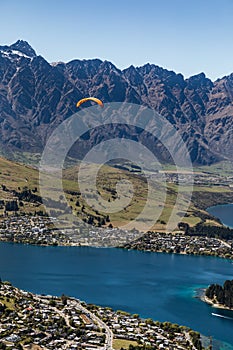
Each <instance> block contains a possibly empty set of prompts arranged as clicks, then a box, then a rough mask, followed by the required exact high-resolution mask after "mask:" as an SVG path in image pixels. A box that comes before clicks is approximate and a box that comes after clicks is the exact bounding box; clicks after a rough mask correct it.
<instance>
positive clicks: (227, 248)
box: [0, 215, 233, 259]
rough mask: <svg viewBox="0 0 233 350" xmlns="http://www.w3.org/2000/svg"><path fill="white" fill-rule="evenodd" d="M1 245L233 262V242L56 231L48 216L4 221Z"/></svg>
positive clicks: (169, 235) (105, 231)
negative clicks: (86, 248)
mask: <svg viewBox="0 0 233 350" xmlns="http://www.w3.org/2000/svg"><path fill="white" fill-rule="evenodd" d="M0 241H4V242H15V243H24V244H35V245H53V246H57V245H59V246H97V247H121V248H125V249H138V250H147V251H152V252H163V253H177V254H192V255H193V254H195V255H211V256H219V257H223V258H228V259H232V258H233V250H232V247H233V240H223V239H220V238H213V237H207V236H201V235H189V234H184V232H180V233H176V234H172V233H161V232H147V233H146V234H141V235H140V234H139V232H138V231H137V230H131V231H126V230H121V229H119V228H103V227H94V226H93V227H88V226H87V225H85V224H81V223H80V226H79V228H74V229H71V228H69V229H67V228H63V229H62V228H61V229H56V228H54V226H51V219H49V218H48V217H44V216H30V215H24V216H18V217H17V216H9V217H6V218H4V219H2V220H1V221H0Z"/></svg>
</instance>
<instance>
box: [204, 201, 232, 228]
mask: <svg viewBox="0 0 233 350" xmlns="http://www.w3.org/2000/svg"><path fill="white" fill-rule="evenodd" d="M207 211H208V212H209V213H210V214H211V215H214V216H216V217H217V218H219V219H220V220H221V221H222V223H223V224H224V225H226V226H228V227H230V228H233V204H221V205H215V206H213V207H209V208H208V209H207Z"/></svg>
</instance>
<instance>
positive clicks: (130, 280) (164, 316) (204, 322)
mask: <svg viewBox="0 0 233 350" xmlns="http://www.w3.org/2000/svg"><path fill="white" fill-rule="evenodd" d="M0 277H1V278H2V280H9V281H10V282H11V283H12V284H13V285H15V286H16V287H19V288H22V289H24V290H28V291H31V292H34V293H44V294H51V295H61V294H62V293H64V294H66V295H70V296H74V297H77V298H79V299H81V300H84V301H86V302H89V303H95V304H98V305H103V306H110V307H112V308H113V309H116V310H118V309H121V310H125V311H128V312H131V313H139V314H140V316H141V317H145V318H149V317H151V318H153V319H155V320H159V321H170V322H174V323H178V324H181V325H186V326H189V327H191V328H193V329H195V330H197V331H199V332H201V333H202V334H204V335H206V336H210V335H211V336H213V337H214V338H215V339H218V340H221V341H222V342H226V343H227V344H225V345H223V344H222V345H221V346H220V345H217V342H215V347H214V349H229V350H230V349H231V350H232V349H233V332H232V330H233V319H231V318H233V313H232V312H229V311H224V310H219V309H214V308H211V307H210V306H209V305H207V304H205V303H203V302H202V301H200V300H199V299H197V298H194V296H195V290H196V289H198V288H205V287H207V286H208V285H209V284H211V283H213V282H214V283H223V282H224V281H225V280H226V279H232V278H233V265H232V262H231V261H229V260H225V259H220V258H215V257H203V256H186V255H176V254H171V255H169V254H163V253H150V252H140V251H134V250H131V251H127V250H123V249H116V248H91V247H39V246H29V245H22V244H13V243H0ZM212 313H216V314H221V315H226V316H228V317H230V318H226V319H225V318H220V317H216V316H213V315H212ZM229 344H231V345H232V346H230V345H229Z"/></svg>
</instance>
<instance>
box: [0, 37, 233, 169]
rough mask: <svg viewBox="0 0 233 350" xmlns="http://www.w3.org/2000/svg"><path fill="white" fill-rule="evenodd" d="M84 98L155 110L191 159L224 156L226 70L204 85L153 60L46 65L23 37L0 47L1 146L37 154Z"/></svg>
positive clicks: (231, 146) (231, 150) (229, 147)
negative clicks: (124, 64)
mask: <svg viewBox="0 0 233 350" xmlns="http://www.w3.org/2000/svg"><path fill="white" fill-rule="evenodd" d="M91 95H94V96H96V97H98V98H101V99H102V100H103V101H104V102H123V101H126V102H130V103H137V104H142V105H145V106H148V107H150V108H152V109H154V110H156V111H157V112H158V113H160V114H161V115H163V116H165V117H166V118H167V119H168V120H169V121H170V122H171V123H172V124H173V125H174V126H175V127H176V128H177V129H179V130H180V131H181V133H182V136H183V138H184V140H185V141H186V142H187V144H188V147H189V150H190V154H191V158H192V160H193V161H194V162H195V163H198V164H210V163H213V162H216V161H218V160H220V159H222V157H223V155H224V157H225V159H231V158H232V154H233V142H232V141H233V140H232V137H233V132H232V131H233V129H232V128H233V74H231V75H229V76H226V77H223V78H222V79H218V80H217V81H215V82H212V81H211V80H210V79H208V78H206V76H205V74H204V73H200V74H198V75H195V76H192V77H190V78H189V79H184V77H183V75H182V74H176V73H174V72H173V71H168V70H166V69H163V68H161V67H158V66H156V65H153V64H146V65H144V66H142V67H134V66H130V67H129V68H127V69H125V70H123V71H121V70H119V69H118V68H116V67H115V66H114V65H113V64H112V63H111V62H108V61H104V62H103V61H101V60H99V59H92V60H73V61H71V62H68V63H63V62H58V63H48V62H47V61H46V60H45V59H44V58H43V57H42V56H40V55H37V54H36V52H35V51H34V49H33V48H32V47H31V46H30V45H29V44H28V43H27V42H26V41H23V40H18V41H17V42H16V43H14V44H13V45H10V46H6V45H5V46H0V145H1V148H2V151H3V152H6V153H7V152H8V153H9V152H11V151H13V152H15V151H30V152H32V153H33V152H41V151H42V150H43V146H44V144H45V142H46V140H47V138H48V136H49V135H50V133H51V132H52V130H53V129H54V128H55V127H56V126H57V125H58V124H59V123H61V122H62V121H63V120H65V119H66V118H68V117H69V116H71V115H72V114H73V113H75V112H76V111H77V110H76V107H75V104H76V102H77V101H78V100H79V99H80V98H82V97H84V96H91ZM138 137H139V138H140V136H138ZM166 157H167V155H166V154H165V153H164V157H163V158H164V160H166Z"/></svg>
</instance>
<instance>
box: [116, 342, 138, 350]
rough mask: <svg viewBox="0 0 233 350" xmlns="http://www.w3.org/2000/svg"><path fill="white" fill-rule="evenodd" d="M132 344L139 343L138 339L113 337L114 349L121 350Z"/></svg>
mask: <svg viewBox="0 0 233 350" xmlns="http://www.w3.org/2000/svg"><path fill="white" fill-rule="evenodd" d="M130 345H134V346H136V345H138V344H137V342H136V341H132V340H125V339H113V349H114V350H120V349H121V348H123V349H128V348H129V346H130Z"/></svg>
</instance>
